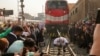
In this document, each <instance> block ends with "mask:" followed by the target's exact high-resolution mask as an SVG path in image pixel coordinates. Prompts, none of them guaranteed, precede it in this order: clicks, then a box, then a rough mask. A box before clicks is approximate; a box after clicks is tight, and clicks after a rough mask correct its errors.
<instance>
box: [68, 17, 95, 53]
mask: <svg viewBox="0 0 100 56" xmlns="http://www.w3.org/2000/svg"><path fill="white" fill-rule="evenodd" d="M94 28H95V19H88V20H83V21H78V22H77V23H74V24H71V25H70V26H69V31H68V33H69V36H70V41H71V42H72V43H74V44H76V45H78V47H79V48H84V49H86V50H87V53H88V52H89V50H90V48H91V46H92V43H93V32H94Z"/></svg>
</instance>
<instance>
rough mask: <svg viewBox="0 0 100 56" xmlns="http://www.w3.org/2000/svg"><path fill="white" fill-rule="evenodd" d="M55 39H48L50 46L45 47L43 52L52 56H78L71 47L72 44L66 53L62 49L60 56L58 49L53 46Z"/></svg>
mask: <svg viewBox="0 0 100 56" xmlns="http://www.w3.org/2000/svg"><path fill="white" fill-rule="evenodd" d="M57 32H58V35H60V32H59V31H57ZM53 41H54V39H52V38H48V44H47V45H46V47H44V49H43V51H44V52H45V53H47V54H49V55H50V56H77V55H76V54H75V53H74V51H73V49H72V48H71V47H70V44H69V45H68V46H67V47H66V48H65V50H66V52H63V50H62V48H61V50H60V54H59V55H58V48H57V47H55V46H54V45H53Z"/></svg>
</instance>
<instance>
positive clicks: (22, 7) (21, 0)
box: [20, 0, 25, 23]
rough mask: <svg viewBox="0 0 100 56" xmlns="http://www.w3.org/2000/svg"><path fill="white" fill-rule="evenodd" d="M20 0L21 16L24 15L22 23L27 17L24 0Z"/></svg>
mask: <svg viewBox="0 0 100 56" xmlns="http://www.w3.org/2000/svg"><path fill="white" fill-rule="evenodd" d="M20 2H21V16H22V23H23V22H24V20H25V17H24V4H23V2H24V0H20Z"/></svg>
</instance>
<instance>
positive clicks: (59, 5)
mask: <svg viewBox="0 0 100 56" xmlns="http://www.w3.org/2000/svg"><path fill="white" fill-rule="evenodd" d="M47 5H48V8H49V9H66V7H67V2H66V1H48V2H47Z"/></svg>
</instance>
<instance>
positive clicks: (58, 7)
mask: <svg viewBox="0 0 100 56" xmlns="http://www.w3.org/2000/svg"><path fill="white" fill-rule="evenodd" d="M68 14H69V8H68V4H67V1H66V0H47V1H46V5H45V15H46V19H45V24H46V28H47V32H49V33H57V32H56V30H57V29H58V30H60V31H61V32H63V33H65V32H67V28H68V27H67V26H68V23H69V22H68V21H69V20H68ZM54 35H55V34H54Z"/></svg>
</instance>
